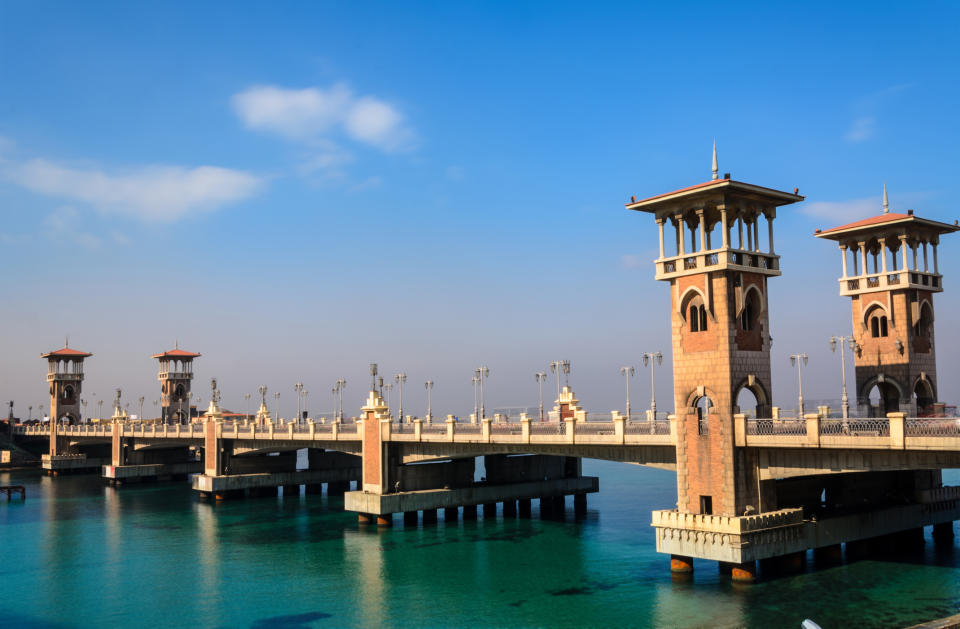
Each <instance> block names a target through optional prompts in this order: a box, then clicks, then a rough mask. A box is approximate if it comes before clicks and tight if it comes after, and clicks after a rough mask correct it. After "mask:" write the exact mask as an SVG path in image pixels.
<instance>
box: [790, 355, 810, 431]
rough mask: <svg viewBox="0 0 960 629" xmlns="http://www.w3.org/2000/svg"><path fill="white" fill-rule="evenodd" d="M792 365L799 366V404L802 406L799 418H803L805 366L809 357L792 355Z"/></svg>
mask: <svg viewBox="0 0 960 629" xmlns="http://www.w3.org/2000/svg"><path fill="white" fill-rule="evenodd" d="M790 364H791V365H796V366H797V385H798V387H799V395H798V399H797V402H798V404H799V405H800V409H799V416H800V417H803V366H804V365H806V364H807V355H806V354H791V355H790Z"/></svg>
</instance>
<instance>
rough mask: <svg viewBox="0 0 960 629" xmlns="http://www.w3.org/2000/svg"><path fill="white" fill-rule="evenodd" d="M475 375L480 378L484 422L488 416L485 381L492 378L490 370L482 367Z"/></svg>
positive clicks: (481, 411) (481, 416) (481, 413)
mask: <svg viewBox="0 0 960 629" xmlns="http://www.w3.org/2000/svg"><path fill="white" fill-rule="evenodd" d="M474 373H476V375H477V377H478V378H480V419H481V420H483V419H485V418H486V416H487V408H486V405H485V404H484V397H483V381H484V380H486V379H487V378H489V377H490V368H489V367H486V366H483V365H481V366H480V367H478V368H477V370H476V371H475V372H474Z"/></svg>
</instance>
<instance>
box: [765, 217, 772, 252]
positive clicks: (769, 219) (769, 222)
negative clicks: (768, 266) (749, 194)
mask: <svg viewBox="0 0 960 629" xmlns="http://www.w3.org/2000/svg"><path fill="white" fill-rule="evenodd" d="M764 217H766V219H767V237H768V238H769V239H770V254H771V255H773V217H772V216H770V214H768V213H766V212H764Z"/></svg>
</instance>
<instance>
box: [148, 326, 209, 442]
mask: <svg viewBox="0 0 960 629" xmlns="http://www.w3.org/2000/svg"><path fill="white" fill-rule="evenodd" d="M174 345H175V346H174V348H173V349H171V350H169V351H166V352H163V353H160V354H154V355H153V356H152V358H156V359H157V360H159V361H160V373H159V374H157V380H159V381H160V396H161V397H160V400H161V402H160V407H161V409H160V418H161V420H162V421H163V423H165V424H181V423H183V422H184V421H186V420H188V419H189V417H190V382H191V381H192V380H193V359H194V358H199V357H200V354H196V353H194V352H188V351H185V350H182V349H180V348H179V347H176V344H174Z"/></svg>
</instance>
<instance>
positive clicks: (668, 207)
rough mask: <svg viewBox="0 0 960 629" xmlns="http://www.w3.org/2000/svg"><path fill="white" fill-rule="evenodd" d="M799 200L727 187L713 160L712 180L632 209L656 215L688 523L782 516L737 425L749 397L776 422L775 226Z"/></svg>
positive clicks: (730, 183) (682, 506) (681, 505)
mask: <svg viewBox="0 0 960 629" xmlns="http://www.w3.org/2000/svg"><path fill="white" fill-rule="evenodd" d="M796 192H797V191H796V190H794V192H793V193H789V192H781V191H779V190H772V189H770V188H763V187H760V186H756V185H753V184H748V183H743V182H740V181H734V180H733V179H731V178H730V176H729V174H727V175H724V176H723V177H722V178H721V177H719V176H718V175H717V169H716V152H715V151H714V171H713V179H712V180H710V181H707V182H705V183H701V184H697V185H694V186H690V187H688V188H683V189H681V190H677V191H674V192H668V193H666V194H661V195H657V196H655V197H650V198H648V199H643V200H639V201H637V200H635V199H634V200H631V202H630V203H628V204H627V206H626V207H627V209H629V210H636V211H641V212H649V213H650V214H653V216H654V219H655V221H656V223H657V227H658V229H659V239H660V255H659V257H658V258H657V260H656V261H655V263H654V264H655V265H656V278H657V279H658V280H662V281H665V282H669V283H670V318H671V324H672V326H671V327H672V336H673V382H674V404H675V407H674V408H675V409H676V415H677V488H678V496H679V499H678V502H677V508H678V510H679V511H680V512H681V513H693V514H717V515H725V516H734V515H743V514H744V512H745V511H747V510H748V505H749V506H750V507H751V508H752V509H753V510H757V511H765V510H769V509H776V505H775V504H768V503H774V502H775V496H773V495H772V494H773V491H772V490H773V488H772V487H770V492H767V491H766V490H765V491H764V494H767V493H770V494H771V495H770V498H769V500H768V501H767V503H765V502H764V501H763V500H762V499H761V498H760V496H758V493H759V488H760V483H759V482H758V480H757V478H756V475H755V470H756V467H757V466H756V461H754V460H753V457H755V456H756V455H755V453H752V452H749V451H748V450H747V449H746V448H735V446H734V420H733V415H734V414H735V413H737V412H739V410H738V408H737V407H736V404H737V398H738V395H739V393H740V391H741V390H742V389H744V388H746V389H749V390H750V391H751V392H752V393H753V395H754V396H755V397H756V400H757V409H756V413H757V416H759V417H763V416H766V417H769V416H770V408H771V399H772V393H771V389H770V341H771V336H770V323H769V322H770V318H769V312H768V307H767V303H768V302H767V279H768V278H770V277H774V276H777V275H780V258H779V256H778V255H776V254H775V253H774V248H773V220H774V218H776V213H777V208H778V207H779V206H782V205H788V204H790V203H796V202H798V201H802V200H803V197H802V196H799V195H798V194H797V193H796ZM761 218H763V219H766V220H765V222H766V229H764V230H761V229H760V222H761V220H760V219H761ZM667 225H669V226H671V227H672V228H673V229H672V230H671V231H670V232H669V235H670V238H669V242H667V240H668V239H667V237H666V235H665V233H664V232H665V227H666V226H667ZM761 231H763V232H765V233H764V236H765V238H764V240H765V242H764V243H763V246H761V243H760V235H761ZM743 410H744V411H746V410H747V409H743ZM750 410H753V409H750Z"/></svg>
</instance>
